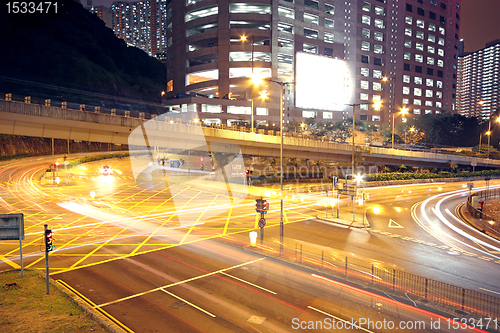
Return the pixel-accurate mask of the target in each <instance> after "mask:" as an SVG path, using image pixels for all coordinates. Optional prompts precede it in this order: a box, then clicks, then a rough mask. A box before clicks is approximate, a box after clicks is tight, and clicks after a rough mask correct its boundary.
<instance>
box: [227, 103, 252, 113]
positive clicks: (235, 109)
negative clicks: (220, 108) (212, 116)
mask: <svg viewBox="0 0 500 333" xmlns="http://www.w3.org/2000/svg"><path fill="white" fill-rule="evenodd" d="M251 112H252V111H251V109H250V107H249V106H236V105H228V106H227V113H230V114H251Z"/></svg>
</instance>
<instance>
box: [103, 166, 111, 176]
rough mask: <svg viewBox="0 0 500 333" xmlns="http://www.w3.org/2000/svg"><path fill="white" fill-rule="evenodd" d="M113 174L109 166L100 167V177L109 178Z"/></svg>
mask: <svg viewBox="0 0 500 333" xmlns="http://www.w3.org/2000/svg"><path fill="white" fill-rule="evenodd" d="M112 174H113V169H111V167H110V166H109V165H103V166H102V167H101V175H104V176H110V175H112Z"/></svg>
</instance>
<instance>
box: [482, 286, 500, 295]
mask: <svg viewBox="0 0 500 333" xmlns="http://www.w3.org/2000/svg"><path fill="white" fill-rule="evenodd" d="M479 289H482V290H486V291H489V292H490V293H495V294H498V295H500V293H499V292H496V291H493V290H489V289H484V288H481V287H479Z"/></svg>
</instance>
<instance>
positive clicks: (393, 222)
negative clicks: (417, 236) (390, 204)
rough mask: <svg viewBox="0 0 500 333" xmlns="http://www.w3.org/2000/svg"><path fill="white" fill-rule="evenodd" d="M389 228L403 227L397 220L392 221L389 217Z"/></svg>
mask: <svg viewBox="0 0 500 333" xmlns="http://www.w3.org/2000/svg"><path fill="white" fill-rule="evenodd" d="M389 228H400V229H402V228H404V227H403V226H402V225H401V224H399V223H398V222H396V221H394V220H393V219H389Z"/></svg>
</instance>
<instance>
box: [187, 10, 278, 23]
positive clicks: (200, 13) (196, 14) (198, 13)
mask: <svg viewBox="0 0 500 333" xmlns="http://www.w3.org/2000/svg"><path fill="white" fill-rule="evenodd" d="M268 7H269V10H270V8H271V7H270V6H268ZM218 13H219V7H217V6H210V7H205V8H201V9H195V10H192V11H190V12H188V13H187V14H186V22H189V21H192V20H195V19H198V18H201V17H206V16H210V15H217V14H218Z"/></svg>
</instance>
